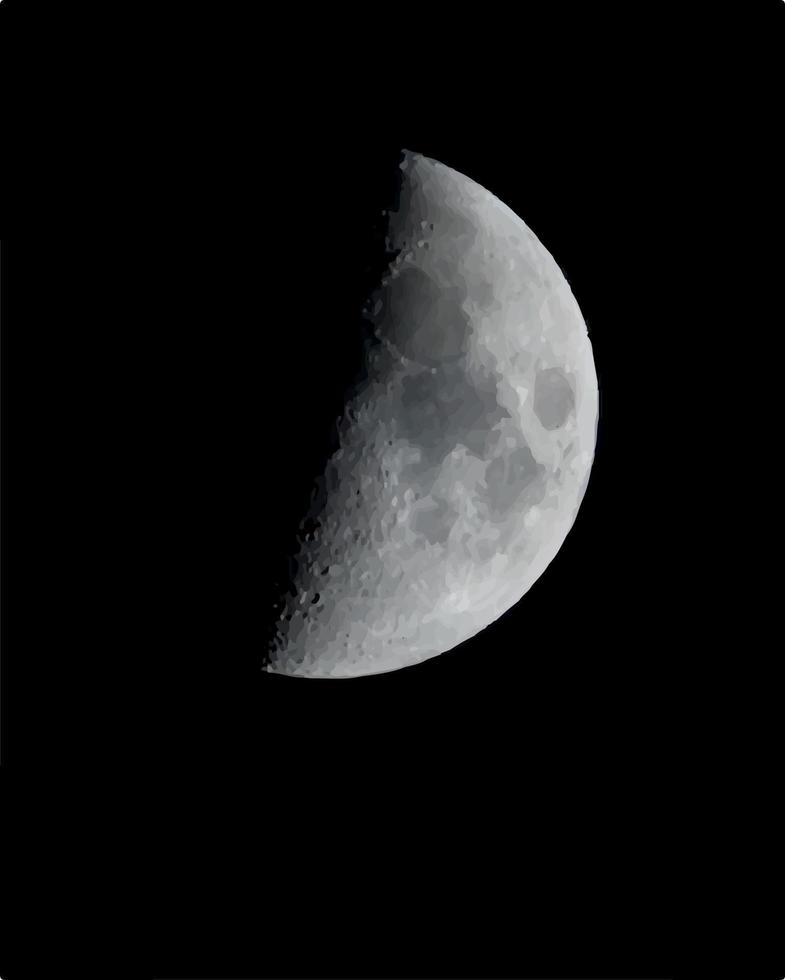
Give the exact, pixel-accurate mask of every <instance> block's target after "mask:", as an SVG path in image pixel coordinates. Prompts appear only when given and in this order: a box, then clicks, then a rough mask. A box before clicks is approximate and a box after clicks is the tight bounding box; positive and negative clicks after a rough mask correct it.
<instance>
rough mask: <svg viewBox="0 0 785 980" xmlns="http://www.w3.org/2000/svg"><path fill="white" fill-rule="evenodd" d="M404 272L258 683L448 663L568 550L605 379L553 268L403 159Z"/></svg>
mask: <svg viewBox="0 0 785 980" xmlns="http://www.w3.org/2000/svg"><path fill="white" fill-rule="evenodd" d="M401 169H402V187H401V195H400V205H399V207H398V209H397V210H396V211H395V212H394V213H392V214H391V215H390V227H389V241H390V246H391V249H392V250H393V251H396V252H397V253H398V254H397V256H396V258H395V259H394V261H393V262H392V263H391V265H390V268H389V270H388V272H387V274H386V276H385V278H384V281H383V283H382V285H381V288H380V290H379V292H378V293H377V295H376V297H375V298H374V300H373V303H372V307H373V308H372V316H373V322H374V330H375V337H376V340H377V343H376V345H375V346H374V347H373V348H371V350H370V351H369V355H368V377H367V380H366V382H365V383H364V385H363V386H362V387H361V388H360V389H359V390H358V391H357V392H356V394H355V395H354V396H353V399H352V400H351V402H350V404H348V405H347V407H346V411H345V413H344V416H343V418H342V419H341V422H340V445H339V448H338V450H337V451H336V452H335V454H334V455H333V457H332V458H331V459H330V461H329V463H328V465H327V470H326V472H325V474H324V487H325V490H326V496H325V498H324V500H323V503H322V504H321V510H320V513H319V515H318V522H317V525H316V530H315V531H314V532H312V533H310V534H308V536H307V539H306V540H302V541H301V548H300V554H299V555H298V557H297V568H298V571H297V578H296V581H294V582H293V589H292V594H291V595H290V596H289V597H288V600H287V604H286V607H285V609H284V610H283V612H282V613H281V617H280V619H279V621H278V623H277V633H276V637H275V640H274V642H273V645H272V647H271V650H270V651H269V666H268V667H267V669H268V670H270V671H273V672H275V673H281V674H289V675H295V676H303V677H328V678H344V677H356V676H359V675H363V674H375V673H380V672H384V671H390V670H395V669H397V668H399V667H406V666H407V665H409V664H415V663H418V662H420V661H422V660H425V659H427V658H429V657H434V656H436V655H437V654H440V653H444V652H445V651H447V650H450V649H451V648H452V647H454V646H456V644H458V643H461V642H462V641H463V640H466V639H468V638H469V637H471V636H473V635H474V634H475V633H477V632H478V631H480V630H482V629H483V628H484V627H486V626H488V625H489V624H490V623H492V622H493V621H494V620H495V619H496V618H497V617H498V616H500V615H501V614H502V613H503V612H505V611H506V610H507V609H509V608H510V607H511V606H512V605H513V604H514V603H516V602H517V601H518V600H519V599H520V598H521V596H523V594H524V593H525V592H526V591H527V590H528V589H529V588H530V587H531V586H532V584H533V583H534V582H535V581H536V580H537V578H538V577H539V576H540V575H541V574H542V573H543V571H544V569H545V568H546V567H547V565H548V564H549V562H550V561H551V560H552V559H553V558H554V556H555V555H556V552H557V551H558V550H559V548H560V547H561V544H562V542H563V541H564V539H565V537H566V535H567V533H568V531H569V530H570V527H571V526H572V523H573V521H574V520H575V516H576V513H577V511H578V507H579V506H580V502H581V499H582V497H583V493H584V490H585V488H586V484H587V481H588V478H589V471H590V468H591V464H592V459H593V456H594V446H595V438H596V428H597V415H598V393H597V376H596V373H595V369H594V360H593V358H592V349H591V343H590V341H589V337H588V334H587V331H586V325H585V323H584V320H583V317H582V316H581V312H580V310H579V309H578V304H577V303H576V301H575V298H574V296H573V294H572V291H571V290H570V287H569V285H568V284H567V281H566V279H565V278H564V276H563V274H562V273H561V271H560V269H559V267H558V266H557V265H556V262H555V261H554V260H553V258H552V257H551V255H550V253H549V252H548V251H547V250H546V249H545V248H544V247H543V246H542V244H541V243H540V242H539V241H538V240H537V238H536V237H535V236H534V234H533V233H532V232H531V231H530V230H529V228H527V226H526V225H525V224H524V222H523V221H522V220H521V219H520V218H519V217H518V216H517V215H515V214H514V213H513V212H512V211H511V210H510V209H509V208H508V207H506V206H505V205H504V204H503V203H502V202H501V201H499V200H498V199H497V198H495V197H494V196H493V195H492V194H491V193H490V192H489V191H487V190H485V189H484V188H482V187H480V186H479V185H478V184H476V183H474V182H473V181H471V180H469V179H468V178H467V177H465V176H463V175H462V174H459V173H456V171H454V170H451V169H450V168H449V167H446V166H444V165H443V164H441V163H438V162H436V161H435V160H430V159H427V158H426V157H422V156H419V155H417V154H412V153H406V154H404V159H403V163H402V164H401Z"/></svg>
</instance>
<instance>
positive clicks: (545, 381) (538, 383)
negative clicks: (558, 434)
mask: <svg viewBox="0 0 785 980" xmlns="http://www.w3.org/2000/svg"><path fill="white" fill-rule="evenodd" d="M574 410H575V395H574V394H573V390H572V387H571V385H570V382H569V381H568V380H567V378H566V377H565V376H564V374H563V373H562V372H561V371H560V370H559V368H546V369H545V370H543V371H539V372H538V373H537V379H536V380H535V382H534V414H535V415H536V416H537V418H538V419H539V420H540V422H541V424H542V427H543V428H544V429H547V430H548V431H549V432H550V431H553V430H554V429H560V428H561V427H562V426H563V425H564V423H565V422H566V421H567V419H568V417H569V415H570V412H573V411H574Z"/></svg>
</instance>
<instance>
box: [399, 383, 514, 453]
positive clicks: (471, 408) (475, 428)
mask: <svg viewBox="0 0 785 980" xmlns="http://www.w3.org/2000/svg"><path fill="white" fill-rule="evenodd" d="M401 388H402V390H401V396H400V405H401V412H400V415H399V416H398V418H397V419H396V423H397V431H398V434H399V435H400V436H402V437H403V438H404V439H407V440H408V441H409V442H411V443H412V444H414V445H417V446H420V447H421V448H422V449H423V450H425V452H426V454H427V456H428V459H429V462H431V463H434V462H438V461H440V460H442V459H444V457H445V456H446V455H447V454H448V453H450V452H452V451H453V449H455V447H456V446H457V445H458V444H459V443H460V444H461V445H464V446H466V448H467V449H468V450H469V452H471V453H474V454H475V455H476V456H482V455H483V451H484V447H485V443H486V440H487V438H488V434H489V432H490V430H491V429H492V428H493V426H494V425H495V424H496V423H497V422H500V421H501V420H502V419H504V418H509V413H508V412H507V411H506V409H504V408H503V407H502V406H501V405H500V404H499V402H498V400H497V396H496V386H495V385H493V386H492V387H490V386H489V387H482V388H481V387H477V386H476V385H474V384H472V383H471V381H470V380H469V378H468V377H467V376H466V373H465V372H464V371H463V369H462V368H460V367H453V368H442V369H440V370H437V371H436V373H435V374H433V373H431V372H430V371H424V372H423V373H421V374H418V375H415V376H413V377H407V378H405V379H404V380H403V383H402V386H401Z"/></svg>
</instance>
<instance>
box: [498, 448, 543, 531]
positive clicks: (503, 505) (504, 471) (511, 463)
mask: <svg viewBox="0 0 785 980" xmlns="http://www.w3.org/2000/svg"><path fill="white" fill-rule="evenodd" d="M544 475H545V467H544V466H542V465H541V464H540V463H538V462H537V460H536V459H535V458H534V456H533V455H532V451H531V449H529V447H528V446H519V447H518V448H517V449H513V450H512V452H510V453H508V454H507V455H506V456H497V457H496V458H495V459H493V460H491V462H490V463H489V464H488V469H487V470H486V472H485V482H486V484H487V490H486V491H485V497H486V500H487V502H488V506H489V508H490V511H491V513H492V514H493V515H494V516H496V517H503V516H504V515H505V514H507V513H508V512H509V511H510V509H511V508H512V506H513V505H514V504H515V503H516V501H517V500H518V499H519V497H520V496H521V494H522V493H523V492H524V491H525V490H526V489H527V488H528V487H530V486H532V484H534V483H535V481H536V480H538V478H541V477H544Z"/></svg>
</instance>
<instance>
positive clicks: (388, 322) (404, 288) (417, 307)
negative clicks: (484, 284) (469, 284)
mask: <svg viewBox="0 0 785 980" xmlns="http://www.w3.org/2000/svg"><path fill="white" fill-rule="evenodd" d="M470 328H471V322H470V320H469V317H468V316H467V314H466V313H465V312H464V310H463V309H462V307H461V294H460V291H459V290H458V289H455V288H453V289H445V288H444V287H441V286H439V285H438V284H437V283H435V282H434V281H433V279H431V277H430V276H428V275H427V274H426V273H425V272H423V271H422V270H421V269H417V268H411V269H403V270H402V271H401V272H400V273H399V274H398V275H397V276H395V277H393V278H391V279H390V280H389V282H388V283H387V289H386V291H385V293H384V295H383V299H382V310H381V317H380V324H379V334H380V336H381V337H383V338H384V339H386V340H389V342H390V343H391V344H393V345H394V347H395V348H396V350H398V351H399V352H400V353H401V354H402V355H403V357H406V358H408V359H409V360H411V361H417V362H418V363H420V364H423V365H425V366H426V367H436V366H437V365H444V364H449V363H450V362H451V361H455V360H457V359H458V358H460V357H461V356H462V355H463V352H464V350H465V347H466V338H467V337H468V334H469V330H470Z"/></svg>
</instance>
